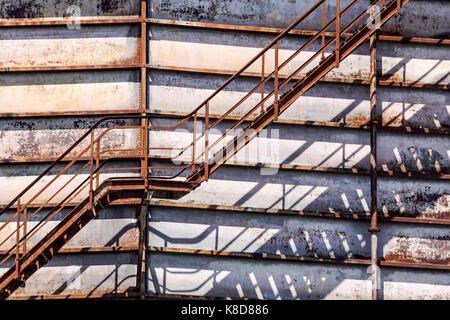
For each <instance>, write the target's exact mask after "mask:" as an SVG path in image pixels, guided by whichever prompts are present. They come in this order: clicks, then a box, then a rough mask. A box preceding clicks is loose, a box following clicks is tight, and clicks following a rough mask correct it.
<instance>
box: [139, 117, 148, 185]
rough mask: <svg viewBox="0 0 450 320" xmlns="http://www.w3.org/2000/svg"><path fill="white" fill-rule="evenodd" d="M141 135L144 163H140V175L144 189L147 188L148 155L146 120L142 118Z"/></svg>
mask: <svg viewBox="0 0 450 320" xmlns="http://www.w3.org/2000/svg"><path fill="white" fill-rule="evenodd" d="M143 122H144V126H143V128H142V129H143V130H144V132H143V134H142V142H143V143H142V152H143V153H144V161H143V162H142V163H141V174H142V178H143V179H144V185H145V188H148V170H149V169H148V166H149V164H148V153H149V132H148V122H149V119H148V118H144V120H143Z"/></svg>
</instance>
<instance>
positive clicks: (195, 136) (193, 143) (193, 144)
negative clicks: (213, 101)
mask: <svg viewBox="0 0 450 320" xmlns="http://www.w3.org/2000/svg"><path fill="white" fill-rule="evenodd" d="M192 136H193V138H192V170H191V172H192V174H193V173H194V172H195V152H196V150H195V147H196V146H197V113H195V114H194V128H193V130H192Z"/></svg>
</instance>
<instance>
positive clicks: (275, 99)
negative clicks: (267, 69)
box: [273, 41, 279, 121]
mask: <svg viewBox="0 0 450 320" xmlns="http://www.w3.org/2000/svg"><path fill="white" fill-rule="evenodd" d="M278 49H279V42H278V41H277V42H276V43H275V96H274V103H273V104H274V107H275V114H274V120H275V121H277V120H278V115H279V109H278V71H279V70H278Z"/></svg>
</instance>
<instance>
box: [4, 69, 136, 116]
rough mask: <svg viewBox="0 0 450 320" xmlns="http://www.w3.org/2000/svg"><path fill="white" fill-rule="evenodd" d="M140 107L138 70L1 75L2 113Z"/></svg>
mask: <svg viewBox="0 0 450 320" xmlns="http://www.w3.org/2000/svg"><path fill="white" fill-rule="evenodd" d="M138 108H139V74H138V73H137V72H135V71H99V72H90V73H86V72H68V73H53V72H51V73H27V74H24V73H20V74H2V75H0V115H9V114H21V113H50V112H82V111H113V110H117V111H120V110H132V109H135V110H137V109H138Z"/></svg>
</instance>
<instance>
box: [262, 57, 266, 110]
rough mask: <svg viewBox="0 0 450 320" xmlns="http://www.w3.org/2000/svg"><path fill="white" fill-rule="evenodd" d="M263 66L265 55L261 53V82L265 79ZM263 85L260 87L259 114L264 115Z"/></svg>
mask: <svg viewBox="0 0 450 320" xmlns="http://www.w3.org/2000/svg"><path fill="white" fill-rule="evenodd" d="M265 64H266V54H265V53H263V55H262V57H261V82H263V81H264V79H265V78H266V77H265ZM263 100H264V83H263V84H262V85H261V114H262V113H264V102H263Z"/></svg>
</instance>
